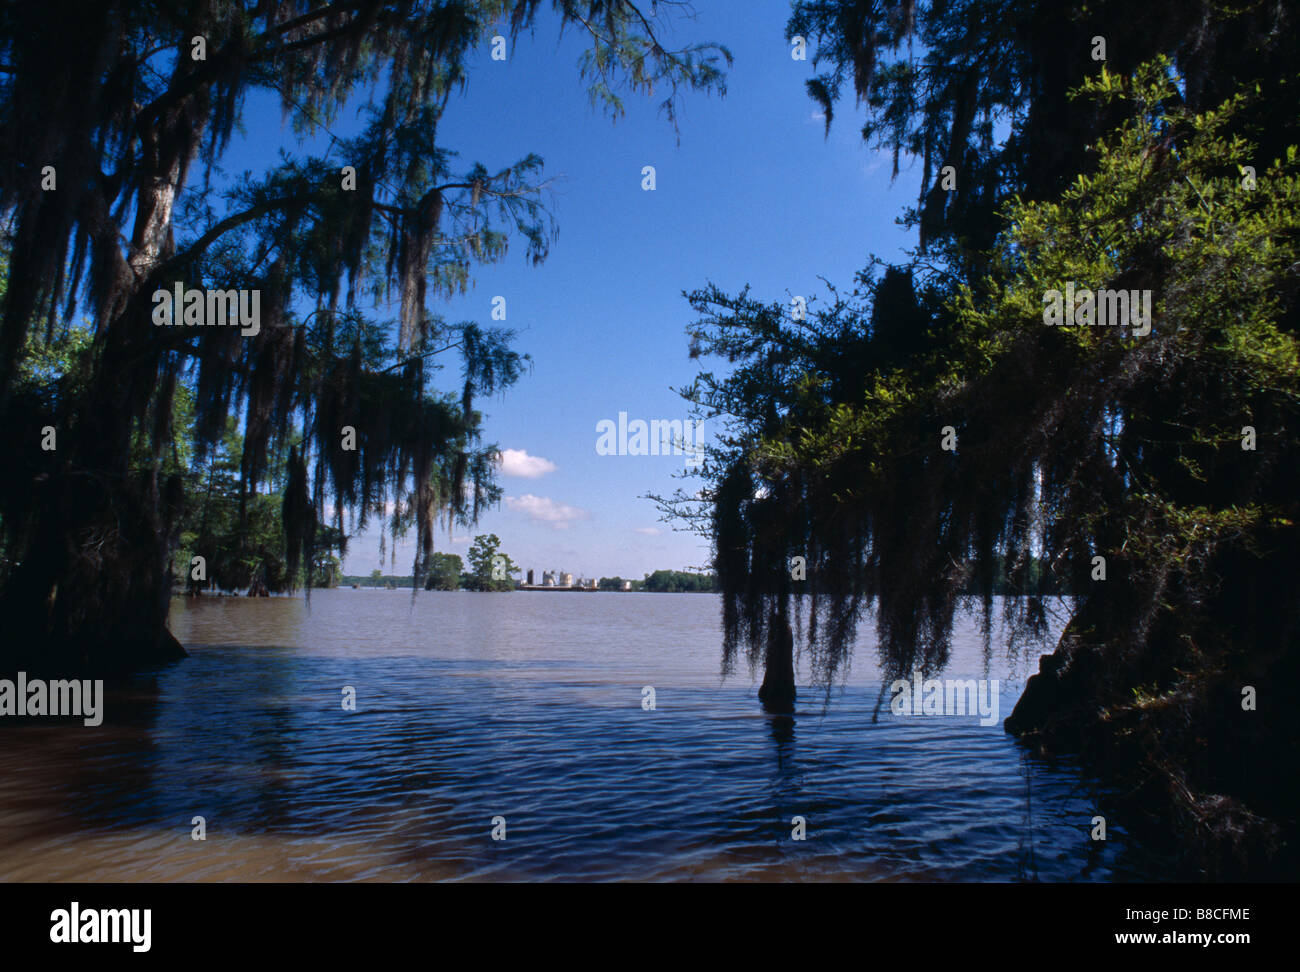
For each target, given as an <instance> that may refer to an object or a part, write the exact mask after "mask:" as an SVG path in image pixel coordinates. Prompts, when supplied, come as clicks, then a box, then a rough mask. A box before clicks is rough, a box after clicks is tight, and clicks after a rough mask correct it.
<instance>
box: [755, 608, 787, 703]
mask: <svg viewBox="0 0 1300 972" xmlns="http://www.w3.org/2000/svg"><path fill="white" fill-rule="evenodd" d="M758 700H759V701H760V702H762V703H763V711H765V712H772V713H779V714H789V713H791V712H794V700H795V687H794V633H793V632H792V631H791V630H790V621H789V619H788V618H787V617H786V614H785V611H784V610H780V611H778V610H775V609H774V610H773V611H772V617H771V619H770V620H769V622H768V628H767V656H766V659H765V660H764V664H763V684H762V685H761V686H760V687H759V689H758Z"/></svg>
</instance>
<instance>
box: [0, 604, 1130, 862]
mask: <svg viewBox="0 0 1300 972" xmlns="http://www.w3.org/2000/svg"><path fill="white" fill-rule="evenodd" d="M173 628H174V630H175V631H176V632H177V634H178V636H179V637H180V638H181V640H182V641H184V642H185V643H186V644H187V645H189V646H191V647H192V657H191V658H190V659H188V660H186V661H184V662H182V663H179V664H177V665H174V666H171V667H169V668H167V669H163V670H160V671H157V672H153V673H149V674H145V675H140V676H137V677H134V678H132V679H129V680H126V681H124V682H122V683H119V684H116V685H113V686H111V687H110V691H109V695H108V699H107V703H106V717H105V723H104V725H103V726H101V727H99V728H97V729H91V728H69V727H41V726H21V727H12V728H10V729H8V730H6V731H4V732H0V850H2V853H0V877H3V878H4V879H6V880H63V879H75V880H137V879H148V880H223V879H240V880H304V879H313V880H318V879H323V880H334V879H347V880H429V879H460V880H475V879H494V880H495V879H514V880H544V879H556V878H558V879H593V880H616V879H628V878H630V879H645V880H655V879H709V880H717V879H743V880H796V879H820V880H833V879H851V880H864V879H865V880H1036V879H1042V880H1113V879H1116V878H1127V879H1141V878H1143V877H1149V876H1151V875H1153V874H1154V873H1156V872H1155V871H1153V870H1152V864H1151V862H1150V859H1149V857H1148V856H1147V855H1146V852H1145V851H1144V849H1143V848H1142V847H1141V846H1140V845H1139V844H1137V843H1136V842H1135V841H1133V840H1131V839H1130V838H1129V837H1128V835H1127V834H1125V833H1123V832H1122V831H1121V830H1119V829H1117V828H1114V827H1112V828H1109V830H1108V840H1107V841H1106V842H1105V843H1104V844H1100V843H1099V842H1092V841H1089V840H1088V839H1087V836H1088V828H1089V826H1090V820H1091V818H1092V816H1093V815H1094V814H1095V813H1098V812H1102V811H1099V810H1098V807H1101V806H1104V803H1105V798H1104V794H1103V793H1102V792H1101V791H1099V790H1097V789H1096V788H1095V787H1094V786H1093V785H1092V784H1091V783H1089V782H1087V781H1085V780H1084V779H1083V777H1082V776H1081V775H1080V774H1079V773H1078V771H1077V769H1075V768H1074V767H1071V766H1069V765H1068V764H1065V763H1061V762H1057V763H1054V764H1049V763H1047V762H1045V761H1042V760H1039V759H1037V758H1036V757H1032V756H1031V755H1029V754H1027V753H1026V752H1025V751H1024V750H1023V749H1022V748H1021V747H1018V746H1017V745H1016V744H1015V743H1014V741H1013V740H1011V739H1010V738H1009V737H1007V736H1006V735H1005V734H1004V733H1003V732H1002V730H1001V727H1000V726H992V727H983V726H980V725H979V724H978V720H977V719H974V718H971V719H963V718H939V719H928V720H927V719H923V718H916V719H901V718H897V717H894V716H893V715H892V714H891V713H890V711H889V708H888V706H887V705H886V706H885V707H884V708H883V710H882V711H881V713H880V718H879V721H878V722H873V721H872V715H873V710H874V709H875V707H876V702H877V699H878V697H879V693H880V689H881V685H880V681H879V677H880V676H879V672H878V671H876V670H875V669H874V667H873V666H872V665H870V664H869V661H870V654H871V653H870V651H869V650H860V651H859V652H858V653H857V667H856V670H855V671H853V672H851V673H850V676H849V678H848V679H847V680H846V682H845V684H844V686H843V687H842V689H838V690H837V691H836V693H835V697H834V698H833V699H831V701H830V704H829V705H827V706H823V705H822V704H821V701H822V700H821V697H820V693H818V692H817V691H815V690H809V691H807V692H806V694H805V697H806V698H807V699H809V700H815V701H810V702H809V704H808V705H807V706H806V707H805V706H802V705H801V707H800V709H799V711H797V712H796V713H795V715H793V716H776V717H773V716H767V715H764V714H763V713H762V712H761V710H760V709H759V707H758V705H757V702H756V699H755V687H754V686H753V685H752V684H750V683H749V682H748V681H747V680H729V681H727V682H724V683H721V684H720V683H719V680H718V676H717V672H718V657H719V656H718V651H717V645H718V637H717V602H716V600H715V599H713V598H712V597H708V596H697V595H591V596H586V597H584V596H580V595H573V596H560V595H547V594H519V595H470V594H443V595H429V596H423V595H422V596H421V597H419V598H418V599H417V600H416V602H415V604H414V605H412V604H411V602H410V598H409V595H405V594H402V593H401V592H392V593H388V592H360V591H357V592H354V591H338V592H318V593H316V594H315V595H314V596H313V601H312V605H311V608H310V610H308V609H307V606H306V605H305V604H304V603H303V602H302V601H301V600H288V599H269V600H267V599H263V600H253V601H247V600H240V601H235V600H230V601H212V602H200V603H198V604H194V603H190V602H178V603H177V605H176V606H175V608H174V616H173ZM867 647H869V646H864V648H867ZM1033 661H1034V659H1026V658H1025V657H1023V656H1017V657H1013V658H1007V659H1002V660H999V659H997V658H996V653H994V658H993V661H992V663H990V662H989V661H987V660H986V658H985V656H984V652H983V645H982V643H981V639H980V638H979V636H978V632H977V631H976V630H975V629H974V627H973V626H971V627H970V628H969V630H966V631H963V632H962V635H961V637H959V638H958V639H957V643H956V645H955V650H954V653H953V664H952V665H951V666H950V672H951V673H952V674H955V675H963V674H965V673H972V674H988V673H989V672H990V668H989V666H990V664H992V665H993V668H992V670H991V674H992V676H993V677H1001V678H1003V679H1004V680H1005V681H1004V683H1003V697H1002V699H1001V707H1002V708H1001V711H1002V714H1003V716H1005V715H1006V714H1007V713H1009V712H1010V707H1011V705H1013V704H1014V701H1015V697H1016V694H1017V693H1018V683H1017V682H1016V678H1017V677H1018V676H1017V675H1016V672H1017V671H1019V672H1024V671H1026V670H1030V669H1032V667H1033ZM999 666H1000V667H999ZM646 685H651V686H654V687H655V689H656V697H657V702H656V707H655V709H653V710H650V711H647V710H645V709H643V708H642V706H641V698H642V695H641V690H642V687H643V686H646ZM344 686H351V687H353V688H354V689H355V692H356V698H357V709H356V711H355V712H349V711H346V710H344V708H343V707H342V705H341V699H342V691H343V688H344ZM498 815H500V816H502V817H504V818H505V819H506V822H507V823H506V826H507V839H506V840H505V841H493V840H492V839H491V836H490V833H491V821H492V819H493V817H495V816H498ZM196 816H202V817H204V818H205V820H206V826H207V839H206V840H205V841H201V842H200V841H194V840H191V830H192V827H193V819H194V818H195V817H196ZM796 816H801V817H803V818H804V819H805V821H806V825H807V835H808V839H807V840H806V841H794V840H792V839H791V834H792V826H793V824H792V819H793V818H794V817H796Z"/></svg>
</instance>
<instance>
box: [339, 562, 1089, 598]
mask: <svg viewBox="0 0 1300 972" xmlns="http://www.w3.org/2000/svg"><path fill="white" fill-rule="evenodd" d="M437 556H446V557H447V560H448V563H447V564H446V565H445V567H446V569H441V570H436V571H435V573H434V576H435V577H436V578H437V580H438V581H439V582H441V583H437V586H436V587H430V586H429V585H428V584H426V585H425V586H426V589H429V590H434V589H437V590H444V591H454V590H479V589H482V588H480V587H476V586H475V585H474V584H473V583H472V579H471V576H470V575H468V574H462V573H461V572H460V558H459V557H455V555H438V554H435V557H437ZM453 561H454V563H453ZM437 567H439V568H442V567H444V565H443V564H441V563H439V564H438V565H437ZM414 583H415V578H414V577H412V576H411V575H410V574H407V575H406V576H399V575H396V574H380V573H379V572H378V571H372V572H371V573H369V574H367V575H360V574H344V575H343V576H342V577H340V578H339V585H340V586H342V587H352V586H354V585H355V586H357V587H384V588H394V589H396V588H409V587H411V586H412V585H413V584H414ZM624 584H630V585H631V587H630V588H629V589H630V590H632V591H647V592H650V593H655V594H709V593H714V592H716V591H717V578H716V577H715V576H714V575H713V574H701V573H695V572H693V571H686V570H656V571H655V572H654V573H652V574H646V575H645V577H644V578H642V579H641V580H633V579H631V578H624V577H618V576H615V577H602V578H600V580H599V581H598V582H597V587H598V589H599V590H602V591H622V590H624ZM504 589H507V590H508V589H509V588H504ZM966 593H968V594H972V595H973V594H977V593H979V591H978V588H977V585H976V584H975V581H974V579H973V578H972V580H971V581H970V582H969V583H968V585H967V589H966ZM993 593H994V595H996V596H999V597H1007V596H1011V595H1017V594H1022V595H1023V594H1039V595H1045V596H1046V595H1065V594H1068V593H1069V591H1068V590H1067V589H1066V585H1065V584H1064V583H1062V581H1061V579H1060V578H1058V577H1057V576H1056V575H1055V574H1053V573H1052V572H1051V571H1050V570H1048V568H1047V563H1046V562H1045V561H1043V560H1039V559H1037V558H1034V559H1032V560H1031V561H1030V562H1029V564H1028V565H1027V566H1026V567H1025V572H1024V577H1023V580H1022V581H1021V583H1020V584H1019V585H1013V584H1012V583H1011V580H1010V577H1009V572H1008V570H1007V565H1006V562H1005V560H1000V561H999V562H998V565H997V569H996V573H995V575H994V579H993Z"/></svg>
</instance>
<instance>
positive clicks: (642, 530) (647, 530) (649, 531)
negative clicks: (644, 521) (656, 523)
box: [633, 527, 659, 537]
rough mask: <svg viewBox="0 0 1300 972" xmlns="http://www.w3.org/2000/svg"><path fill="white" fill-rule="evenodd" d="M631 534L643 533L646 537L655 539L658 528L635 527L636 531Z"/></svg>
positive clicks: (657, 534)
mask: <svg viewBox="0 0 1300 972" xmlns="http://www.w3.org/2000/svg"><path fill="white" fill-rule="evenodd" d="M633 532H635V533H644V534H645V535H646V536H647V537H657V536H659V528H658V527H636V529H635V530H634V531H633Z"/></svg>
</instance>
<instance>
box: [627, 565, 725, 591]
mask: <svg viewBox="0 0 1300 972" xmlns="http://www.w3.org/2000/svg"><path fill="white" fill-rule="evenodd" d="M641 589H642V590H644V591H653V592H656V593H690V594H695V593H700V592H711V591H714V590H716V589H717V579H716V578H715V577H714V576H713V575H712V574H697V573H692V572H690V571H685V570H656V571H655V572H654V573H653V574H646V575H645V580H643V581H642V582H641Z"/></svg>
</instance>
